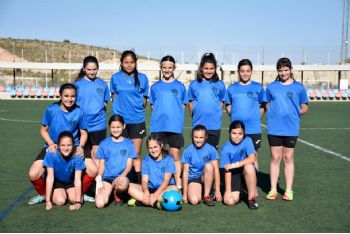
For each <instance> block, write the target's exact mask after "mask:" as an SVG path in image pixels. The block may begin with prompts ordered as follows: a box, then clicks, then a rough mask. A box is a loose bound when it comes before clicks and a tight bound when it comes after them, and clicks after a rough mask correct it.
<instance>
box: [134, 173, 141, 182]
mask: <svg viewBox="0 0 350 234" xmlns="http://www.w3.org/2000/svg"><path fill="white" fill-rule="evenodd" d="M135 174H136V183H138V184H141V172H140V171H139V172H135Z"/></svg>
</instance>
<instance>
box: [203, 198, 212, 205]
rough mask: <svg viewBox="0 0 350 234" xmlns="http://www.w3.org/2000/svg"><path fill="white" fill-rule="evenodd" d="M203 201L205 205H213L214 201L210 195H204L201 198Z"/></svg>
mask: <svg viewBox="0 0 350 234" xmlns="http://www.w3.org/2000/svg"><path fill="white" fill-rule="evenodd" d="M203 203H204V204H206V205H207V206H215V203H214V201H213V199H212V198H211V197H210V196H205V197H204V198H203Z"/></svg>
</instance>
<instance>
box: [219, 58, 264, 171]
mask: <svg viewBox="0 0 350 234" xmlns="http://www.w3.org/2000/svg"><path fill="white" fill-rule="evenodd" d="M252 71H253V64H252V62H251V61H250V60H249V59H242V60H241V61H239V63H238V76H239V81H238V82H236V83H234V84H231V85H229V87H228V88H227V93H226V98H225V103H226V110H227V114H228V115H229V116H230V119H231V122H232V121H234V120H240V121H242V122H243V123H244V125H245V127H246V129H245V132H246V134H247V136H249V137H250V138H252V140H253V144H254V148H255V152H256V161H255V163H254V164H255V167H256V169H257V170H259V166H258V149H259V148H260V142H261V126H260V125H261V120H260V119H261V117H262V116H263V114H264V110H265V109H264V103H266V94H265V91H264V87H263V86H262V85H261V84H259V83H257V82H255V81H252V80H251V76H252Z"/></svg>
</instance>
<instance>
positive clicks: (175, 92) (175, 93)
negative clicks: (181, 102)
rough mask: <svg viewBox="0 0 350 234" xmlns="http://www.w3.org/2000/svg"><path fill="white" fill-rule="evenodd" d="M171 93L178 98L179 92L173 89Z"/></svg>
mask: <svg viewBox="0 0 350 234" xmlns="http://www.w3.org/2000/svg"><path fill="white" fill-rule="evenodd" d="M171 93H172V94H173V95H174V96H175V97H176V96H177V90H176V89H172V90H171Z"/></svg>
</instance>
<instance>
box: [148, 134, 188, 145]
mask: <svg viewBox="0 0 350 234" xmlns="http://www.w3.org/2000/svg"><path fill="white" fill-rule="evenodd" d="M152 134H155V135H157V136H160V137H161V138H162V139H163V140H164V142H165V144H168V145H169V147H170V148H177V149H181V148H182V147H184V145H185V142H184V137H183V135H182V134H180V133H174V132H152Z"/></svg>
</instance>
